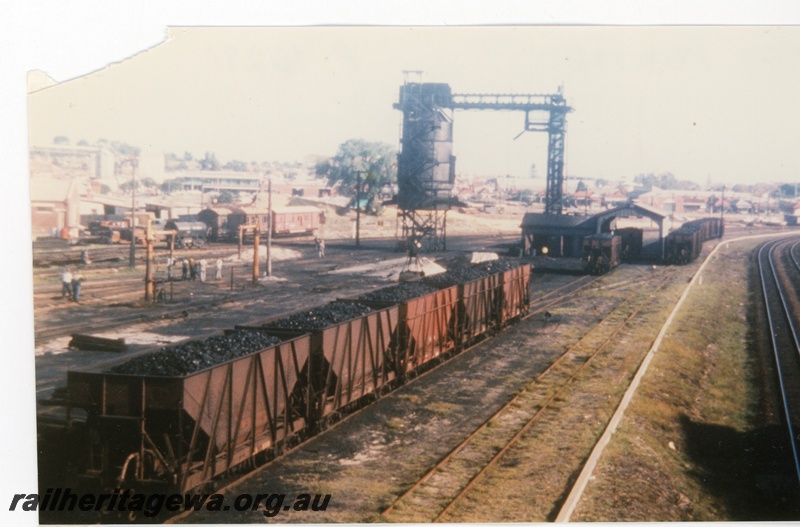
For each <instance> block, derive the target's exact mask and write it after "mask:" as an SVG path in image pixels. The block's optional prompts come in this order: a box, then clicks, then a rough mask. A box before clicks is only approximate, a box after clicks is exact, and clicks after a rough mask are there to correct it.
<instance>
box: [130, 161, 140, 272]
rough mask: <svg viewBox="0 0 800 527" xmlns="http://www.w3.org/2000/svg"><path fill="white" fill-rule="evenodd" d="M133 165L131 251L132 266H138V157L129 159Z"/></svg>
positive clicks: (132, 267) (133, 267)
mask: <svg viewBox="0 0 800 527" xmlns="http://www.w3.org/2000/svg"><path fill="white" fill-rule="evenodd" d="M129 161H130V163H131V167H132V173H131V253H130V263H129V265H130V268H131V269H135V268H136V165H138V164H139V163H138V161H137V160H136V158H130V159H129Z"/></svg>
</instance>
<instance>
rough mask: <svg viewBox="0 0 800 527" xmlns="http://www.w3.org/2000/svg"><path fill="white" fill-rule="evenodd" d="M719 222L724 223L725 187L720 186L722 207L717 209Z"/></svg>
mask: <svg viewBox="0 0 800 527" xmlns="http://www.w3.org/2000/svg"><path fill="white" fill-rule="evenodd" d="M719 221H721V222H722V223H723V224H724V223H725V185H722V206H721V207H720V208H719Z"/></svg>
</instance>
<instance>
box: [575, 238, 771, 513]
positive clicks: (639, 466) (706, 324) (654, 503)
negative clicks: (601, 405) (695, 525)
mask: <svg viewBox="0 0 800 527" xmlns="http://www.w3.org/2000/svg"><path fill="white" fill-rule="evenodd" d="M754 246H755V242H748V243H743V244H740V245H739V246H737V247H736V248H730V249H728V250H727V251H726V252H725V253H723V254H721V255H720V256H719V257H718V258H716V259H715V260H714V261H713V262H712V263H711V264H709V267H707V269H706V271H705V272H704V275H703V283H702V285H700V284H698V285H696V286H695V287H694V289H693V291H692V292H691V293H690V295H689V296H688V297H687V299H686V302H684V304H683V306H682V308H681V310H680V312H679V314H678V315H677V316H676V318H675V320H674V322H673V324H672V326H671V329H670V330H669V332H668V333H667V335H666V338H665V339H664V341H663V343H662V346H661V348H660V350H659V351H658V353H656V355H655V357H654V359H653V362H652V364H651V367H650V369H649V371H648V372H647V374H646V376H645V377H644V379H643V382H642V384H641V386H640V388H639V390H638V392H637V394H636V396H635V397H634V399H633V401H632V403H631V405H630V406H629V408H628V410H627V411H626V414H625V417H624V419H623V422H622V424H621V425H620V427H619V428H618V430H617V433H616V434H615V436H614V439H613V440H612V443H611V444H610V445H609V446H608V447H607V449H606V451H605V453H604V455H603V457H602V458H601V460H600V463H599V465H598V467H597V469H596V471H595V478H594V481H592V482H590V484H589V486H588V488H587V491H586V493H585V495H584V498H583V500H582V501H581V503H580V504H579V506H578V509H577V511H576V513H575V514H573V517H572V519H573V521H734V520H743V519H766V518H764V517H761V516H759V513H760V511H759V509H758V506H757V505H755V504H754V503H753V502H754V501H755V499H754V497H753V494H754V492H753V482H752V481H746V479H747V477H748V476H747V472H748V468H747V467H746V466H744V465H746V464H747V463H748V460H747V454H746V451H745V449H744V448H741V447H742V445H743V444H744V442H743V439H742V438H743V437H745V436H746V435H747V434H748V432H749V431H750V429H751V427H752V426H753V421H754V411H755V407H756V404H755V401H756V399H757V387H756V382H755V379H754V378H753V374H752V370H753V367H752V359H751V356H750V353H749V350H748V342H747V332H748V324H747V317H746V309H747V305H746V299H747V298H748V283H747V267H746V256H747V253H748V252H749V250H752V248H753V247H754ZM670 442H672V444H673V445H674V447H675V448H674V449H672V448H670Z"/></svg>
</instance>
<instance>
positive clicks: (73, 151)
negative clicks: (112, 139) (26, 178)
mask: <svg viewBox="0 0 800 527" xmlns="http://www.w3.org/2000/svg"><path fill="white" fill-rule="evenodd" d="M115 163H116V158H115V156H114V153H113V152H112V151H111V150H109V149H108V148H105V147H103V146H77V145H76V146H72V145H48V146H36V145H33V146H31V147H30V170H31V175H32V176H60V175H68V176H88V177H89V178H90V179H104V180H110V179H112V178H114V175H115Z"/></svg>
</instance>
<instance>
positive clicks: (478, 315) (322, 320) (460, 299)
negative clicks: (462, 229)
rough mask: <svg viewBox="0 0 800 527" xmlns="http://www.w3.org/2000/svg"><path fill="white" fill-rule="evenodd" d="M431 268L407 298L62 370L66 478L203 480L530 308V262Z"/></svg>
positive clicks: (125, 482)
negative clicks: (71, 475)
mask: <svg viewBox="0 0 800 527" xmlns="http://www.w3.org/2000/svg"><path fill="white" fill-rule="evenodd" d="M430 278H431V280H430V282H429V283H424V282H421V283H420V284H419V285H418V286H415V287H421V288H423V289H418V290H416V292H413V293H411V294H407V295H405V296H404V297H399V296H397V295H396V291H388V292H383V293H382V292H381V290H379V291H378V292H377V293H376V294H375V295H373V296H372V297H370V298H366V297H364V298H359V299H353V300H346V301H336V302H331V303H329V304H326V305H325V306H320V307H317V308H313V309H310V310H303V311H298V312H295V313H291V314H287V315H280V316H277V317H271V318H269V319H266V320H264V321H263V322H260V323H257V324H251V325H247V326H236V327H235V328H234V329H232V330H228V331H225V332H222V333H220V334H217V335H214V336H211V337H209V338H205V339H190V340H187V341H185V342H183V343H179V344H176V345H173V346H170V347H167V348H164V349H160V350H157V351H151V352H143V353H140V354H137V355H135V356H133V357H125V358H121V359H119V360H118V361H114V362H113V363H107V364H106V365H104V366H102V367H98V368H95V369H88V370H77V371H70V372H68V375H67V392H68V395H67V414H68V416H70V418H69V424H70V426H69V427H68V428H67V429H66V433H68V434H69V435H70V437H71V438H72V439H73V441H72V442H71V443H69V445H70V446H69V447H68V448H69V450H70V451H69V452H68V454H69V455H68V456H67V457H68V458H69V459H70V460H72V461H74V463H75V466H74V467H73V469H72V470H70V471H69V472H74V473H77V475H78V481H77V482H73V481H72V480H70V481H67V482H66V485H73V486H74V488H79V487H80V488H86V489H92V490H95V491H96V490H102V491H105V490H107V489H113V488H122V487H125V488H135V489H137V490H139V491H151V492H165V493H166V492H186V491H189V490H191V489H196V488H199V487H201V486H204V485H206V484H209V483H210V482H212V481H214V480H215V478H217V477H218V476H220V475H221V474H226V473H230V472H231V471H234V470H238V469H240V468H249V467H252V466H255V465H256V464H259V463H261V462H263V461H265V460H268V459H270V458H272V457H274V456H275V455H278V454H279V453H281V452H282V451H285V450H286V449H288V448H291V447H292V446H294V445H296V444H298V443H299V442H301V441H303V440H304V439H306V438H308V437H310V436H312V435H313V434H315V433H318V432H319V431H320V430H322V429H324V428H326V427H327V426H329V425H330V424H331V423H333V422H335V421H336V420H338V419H339V418H340V417H341V416H343V415H345V414H346V413H348V412H351V411H353V410H355V409H357V408H359V407H361V406H362V405H364V404H367V403H369V402H371V401H373V400H374V399H376V398H377V397H379V396H380V395H382V394H384V393H386V392H388V391H390V390H392V389H394V388H396V387H397V386H399V385H400V384H402V383H403V382H404V381H406V380H407V379H409V378H411V377H412V376H413V375H415V374H416V373H418V372H420V371H423V370H424V369H426V368H428V367H430V366H431V365H434V364H436V363H438V362H441V360H443V359H445V358H447V357H449V356H452V355H453V354H455V353H458V352H460V351H463V350H464V349H466V348H467V347H468V346H469V345H470V344H472V343H474V342H476V341H478V340H480V339H483V338H486V337H488V336H490V335H492V334H493V333H495V332H497V331H499V330H501V329H502V328H503V327H505V326H506V325H508V324H509V323H512V322H514V321H515V320H518V319H519V318H521V317H522V316H524V315H525V313H527V311H528V308H529V305H530V298H529V292H528V290H529V286H530V278H531V269H530V265H527V264H524V265H519V262H518V261H495V262H487V263H483V264H477V265H473V266H465V267H461V268H458V269H455V270H450V271H448V272H447V273H444V274H443V275H439V278H438V281H434V280H433V278H434V277H430ZM386 289H391V288H386ZM76 437H77V438H78V440H76V441H75V440H74V439H75V438H76ZM62 444H65V445H66V444H67V443H60V442H58V441H56V442H54V443H52V444H51V445H50V447H51V450H52V449H58V448H59V447H60V446H61V445H62ZM51 458H55V459H62V460H63V458H64V456H63V455H62V456H58V455H55V456H51ZM65 472H66V471H65ZM48 485H49V482H48Z"/></svg>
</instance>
